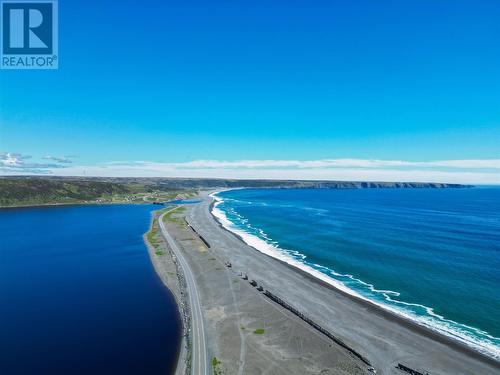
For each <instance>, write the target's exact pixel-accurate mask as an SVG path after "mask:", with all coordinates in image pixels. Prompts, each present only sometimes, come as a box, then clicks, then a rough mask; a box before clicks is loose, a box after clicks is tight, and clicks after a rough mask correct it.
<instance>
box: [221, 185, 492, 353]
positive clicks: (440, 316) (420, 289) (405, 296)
mask: <svg viewBox="0 0 500 375" xmlns="http://www.w3.org/2000/svg"><path fill="white" fill-rule="evenodd" d="M218 196H219V197H220V198H222V199H223V201H222V203H219V204H218V205H217V206H216V209H220V210H222V211H223V212H224V213H225V215H226V217H227V219H229V220H230V221H231V222H232V224H229V226H230V227H232V229H233V230H238V231H242V230H243V231H245V232H246V233H248V234H249V235H252V236H257V237H259V238H261V239H263V240H264V241H266V243H267V244H268V245H270V246H274V247H275V248H278V249H279V250H278V251H279V252H281V253H282V254H283V253H284V254H286V255H287V256H288V257H289V258H293V259H295V260H298V261H300V262H301V263H303V264H305V265H308V266H310V267H312V268H313V269H315V270H319V271H321V272H322V273H324V274H326V275H328V276H330V277H331V278H334V279H335V280H337V281H340V282H342V283H343V284H344V285H346V286H347V287H349V288H350V289H351V290H353V291H355V292H356V293H358V294H359V295H362V296H363V297H366V298H369V299H371V300H372V301H375V302H377V303H379V304H383V305H384V306H386V307H388V308H391V309H393V310H395V311H398V312H399V313H401V314H404V315H406V316H407V317H410V318H412V319H417V320H418V321H419V322H420V323H421V324H425V325H427V326H429V327H432V328H433V329H436V330H439V331H441V332H444V333H446V334H449V335H452V336H454V337H456V338H458V339H460V340H462V341H465V342H467V343H468V344H469V345H471V346H474V347H476V348H478V349H479V350H482V351H484V352H487V353H489V354H490V355H493V356H499V355H500V351H499V350H500V340H499V339H498V338H499V337H500V314H499V312H500V188H472V189H442V190H441V189H360V190H310V189H308V190H232V191H227V192H223V193H219V194H218ZM247 238H249V239H250V241H251V237H247ZM263 250H264V249H263Z"/></svg>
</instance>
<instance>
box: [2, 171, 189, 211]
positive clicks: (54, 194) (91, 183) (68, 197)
mask: <svg viewBox="0 0 500 375" xmlns="http://www.w3.org/2000/svg"><path fill="white" fill-rule="evenodd" d="M179 194H182V195H183V196H186V197H189V196H192V195H193V192H192V191H187V190H181V189H170V188H166V187H162V186H158V185H148V184H146V183H134V182H132V183H123V182H109V181H96V180H93V179H89V180H84V179H78V180H66V179H43V178H23V179H20V178H0V207H16V206H37V205H46V204H109V203H144V202H157V201H160V202H163V201H167V200H171V199H175V198H176V197H177V196H178V195H179Z"/></svg>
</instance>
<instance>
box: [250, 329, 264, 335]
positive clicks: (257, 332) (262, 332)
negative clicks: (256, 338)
mask: <svg viewBox="0 0 500 375" xmlns="http://www.w3.org/2000/svg"><path fill="white" fill-rule="evenodd" d="M264 332H266V330H265V329H264V328H257V329H256V330H255V331H253V333H255V334H256V335H263V334H264Z"/></svg>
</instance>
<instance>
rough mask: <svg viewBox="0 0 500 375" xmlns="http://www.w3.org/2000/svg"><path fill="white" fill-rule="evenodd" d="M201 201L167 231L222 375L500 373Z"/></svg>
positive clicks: (205, 198) (479, 356)
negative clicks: (303, 266) (229, 224)
mask: <svg viewBox="0 0 500 375" xmlns="http://www.w3.org/2000/svg"><path fill="white" fill-rule="evenodd" d="M201 199H202V202H201V203H198V204H191V205H186V206H185V207H186V210H185V212H183V213H182V214H180V215H179V218H178V220H176V221H175V222H170V223H167V229H168V231H169V233H171V234H172V236H173V237H174V238H175V240H176V241H177V243H178V244H179V245H180V247H181V248H182V251H183V252H184V254H185V255H186V259H187V260H188V263H189V265H190V267H191V268H192V270H193V272H194V273H195V275H196V283H197V285H198V288H199V291H200V299H201V306H202V307H203V318H204V321H205V327H206V328H205V329H206V331H207V332H206V333H207V335H206V336H207V341H208V342H207V346H208V352H209V358H210V359H211V362H212V363H215V364H216V365H214V368H213V372H214V373H227V374H263V373H268V374H285V373H286V374H314V373H322V374H365V373H370V371H371V370H370V367H371V366H373V368H374V369H375V370H376V372H377V373H379V374H404V373H405V372H403V371H402V370H400V369H397V368H396V367H397V365H398V364H399V363H401V364H403V365H405V366H408V367H409V368H412V369H414V370H417V371H419V372H421V373H422V374H425V373H426V372H428V373H429V374H432V375H433V374H500V364H499V363H498V362H497V361H495V360H493V359H491V358H489V357H485V356H483V355H482V354H480V353H478V352H475V351H473V350H471V349H469V348H468V347H467V346H465V345H462V344H461V343H459V342H456V341H453V340H451V339H449V338H447V337H445V336H443V335H440V334H437V333H435V332H433V331H430V330H428V329H426V328H424V327H421V326H419V325H417V324H415V323H413V322H411V321H408V320H406V319H403V318H401V317H398V316H396V315H394V314H392V313H390V312H388V311H385V310H383V309H381V308H380V307H378V306H376V305H374V304H372V303H370V302H367V301H365V300H362V299H358V298H356V297H353V296H352V295H349V294H347V293H345V292H343V291H341V290H338V289H336V288H334V287H333V286H331V285H328V284H326V283H325V282H322V281H321V280H318V279H316V278H315V277H312V276H311V275H309V274H307V273H305V272H303V271H300V270H298V269H296V268H295V267H292V266H290V265H288V264H285V263H283V262H281V261H279V260H277V259H274V258H271V257H269V256H267V255H265V254H262V253H260V252H259V251H257V250H255V249H254V248H252V247H250V246H248V245H247V244H246V243H244V242H243V241H242V240H241V239H240V238H238V237H237V236H235V235H234V234H233V233H231V232H228V231H227V230H225V229H224V228H223V227H222V226H221V225H220V223H219V222H218V221H217V220H216V219H215V218H214V216H213V215H212V214H211V205H212V203H213V199H212V198H211V197H209V195H208V193H202V194H201ZM184 217H185V219H186V220H187V222H188V223H189V224H190V225H191V226H192V228H190V227H189V226H188V225H185V223H186V222H185V221H183V220H184ZM183 223H184V224H183ZM193 229H194V230H193ZM200 236H201V237H202V238H203V240H204V241H206V243H207V244H208V246H209V247H207V245H205V243H204V242H203V240H202V239H201V238H200ZM166 248H167V247H166ZM152 256H154V255H153V254H152ZM226 262H230V263H231V267H227V264H226ZM156 263H157V266H159V267H157V270H158V268H160V269H161V264H162V262H156ZM163 263H165V265H166V264H168V262H163ZM245 274H246V275H248V280H244V279H243V277H242V276H243V275H245ZM252 280H255V282H256V284H257V285H258V286H262V289H263V291H265V290H269V291H270V292H271V293H272V294H274V295H277V296H279V297H280V298H282V299H283V300H284V301H286V303H287V304H288V305H289V306H293V308H294V309H295V310H297V311H299V312H300V313H301V314H303V315H304V316H306V317H307V318H309V319H311V320H313V321H314V323H315V324H317V325H319V326H321V327H322V328H324V329H325V331H327V332H329V333H331V335H333V337H334V338H335V339H336V340H338V342H336V341H334V340H332V339H331V337H330V338H329V337H328V336H327V335H325V334H324V333H322V332H320V331H318V329H316V328H314V327H313V326H312V325H311V324H309V323H308V322H307V321H305V320H304V319H302V318H301V317H299V316H297V314H294V313H293V312H292V311H291V310H290V309H287V308H284V307H283V306H282V305H280V304H278V303H276V302H275V301H273V300H272V299H270V298H269V297H268V296H266V295H265V294H264V293H263V291H259V290H258V289H257V288H256V287H254V286H252V285H250V283H249V282H250V281H252ZM164 281H165V280H164ZM167 285H168V282H167ZM339 343H341V345H339ZM357 355H359V357H358V356H357ZM214 359H215V361H214Z"/></svg>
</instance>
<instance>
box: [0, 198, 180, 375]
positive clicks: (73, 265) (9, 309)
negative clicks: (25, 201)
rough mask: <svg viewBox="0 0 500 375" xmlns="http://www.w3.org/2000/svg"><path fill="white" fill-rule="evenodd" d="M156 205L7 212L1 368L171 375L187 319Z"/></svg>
mask: <svg viewBox="0 0 500 375" xmlns="http://www.w3.org/2000/svg"><path fill="white" fill-rule="evenodd" d="M153 209H154V207H152V206H146V205H137V206H132V205H113V206H72V207H57V208H30V209H8V210H0V236H1V243H0V374H2V375H14V374H30V375H31V374H33V375H39V374H50V375H59V374H61V375H62V374H64V375H67V374H85V375H88V374H169V373H171V371H172V369H173V368H174V366H175V362H176V356H177V351H178V345H179V335H180V326H179V320H178V316H177V310H176V307H175V302H174V300H173V297H172V296H171V295H170V293H169V292H168V291H167V290H166V289H165V288H164V287H163V285H162V284H161V281H160V280H159V278H158V277H157V276H156V274H155V271H154V269H153V267H152V265H151V263H150V260H149V257H148V254H147V249H146V248H145V245H144V244H143V241H142V234H143V233H144V232H145V231H147V228H148V224H149V221H150V215H151V211H152V210H153Z"/></svg>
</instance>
